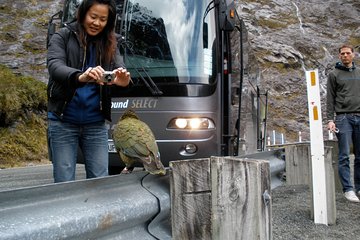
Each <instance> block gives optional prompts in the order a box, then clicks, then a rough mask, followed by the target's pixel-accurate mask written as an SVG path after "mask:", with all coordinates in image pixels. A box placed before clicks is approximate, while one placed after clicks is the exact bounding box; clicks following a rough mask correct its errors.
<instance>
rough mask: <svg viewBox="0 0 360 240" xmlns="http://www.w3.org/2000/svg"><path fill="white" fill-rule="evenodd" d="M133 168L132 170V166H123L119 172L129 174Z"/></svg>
mask: <svg viewBox="0 0 360 240" xmlns="http://www.w3.org/2000/svg"><path fill="white" fill-rule="evenodd" d="M133 170H134V167H125V168H124V169H123V170H122V171H121V174H129V173H132V171H133Z"/></svg>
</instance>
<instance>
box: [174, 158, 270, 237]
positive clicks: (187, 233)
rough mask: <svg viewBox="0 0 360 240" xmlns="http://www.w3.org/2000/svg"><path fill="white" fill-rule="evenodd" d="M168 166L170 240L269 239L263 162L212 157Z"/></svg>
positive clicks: (266, 175)
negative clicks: (169, 169) (170, 219)
mask: <svg viewBox="0 0 360 240" xmlns="http://www.w3.org/2000/svg"><path fill="white" fill-rule="evenodd" d="M170 168H171V176H170V186H171V188H170V191H171V198H172V199H171V218H172V237H173V239H175V240H177V239H178V240H180V239H181V240H184V239H206V240H208V239H212V240H215V239H216V240H217V239H219V240H220V239H221V240H226V239H228V240H233V239H237V240H238V239H239V240H242V239H244V240H245V239H246V240H248V239H259V240H261V239H264V240H265V239H266V240H267V239H272V235H271V234H272V229H271V197H270V196H271V193H270V191H271V185H270V165H269V162H268V161H265V160H255V159H254V160H252V159H240V158H234V157H211V158H210V159H195V160H185V161H184V160H182V161H173V162H170Z"/></svg>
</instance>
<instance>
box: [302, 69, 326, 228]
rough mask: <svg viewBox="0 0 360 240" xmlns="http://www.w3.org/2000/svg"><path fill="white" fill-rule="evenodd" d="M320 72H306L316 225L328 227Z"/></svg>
mask: <svg viewBox="0 0 360 240" xmlns="http://www.w3.org/2000/svg"><path fill="white" fill-rule="evenodd" d="M318 76H319V75H318V70H317V69H316V70H311V71H306V82H307V93H308V108H309V122H310V149H311V166H312V184H313V186H312V189H313V205H314V222H315V224H317V223H319V224H326V225H328V217H327V203H326V202H327V201H326V179H325V158H324V140H323V130H322V129H323V126H322V117H321V102H320V88H319V77H318Z"/></svg>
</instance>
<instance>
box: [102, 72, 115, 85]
mask: <svg viewBox="0 0 360 240" xmlns="http://www.w3.org/2000/svg"><path fill="white" fill-rule="evenodd" d="M114 79H115V73H113V71H105V72H104V73H103V75H102V81H103V82H111V81H113V80H114Z"/></svg>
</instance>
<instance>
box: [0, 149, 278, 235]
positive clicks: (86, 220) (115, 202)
mask: <svg viewBox="0 0 360 240" xmlns="http://www.w3.org/2000/svg"><path fill="white" fill-rule="evenodd" d="M280 152H281V150H276V151H269V152H264V153H257V154H252V155H246V156H241V157H240V158H254V159H266V160H269V161H270V171H271V175H272V176H271V188H275V187H276V186H279V185H280V184H281V183H280V180H279V178H278V174H277V173H279V172H280V171H284V169H285V161H283V160H281V158H279V154H280ZM169 181H170V179H169V173H168V174H167V175H166V176H153V175H150V174H148V173H146V172H142V171H141V172H133V173H132V174H127V175H123V174H122V175H116V176H109V177H104V178H97V179H88V180H80V181H74V182H66V183H58V184H49V185H43V186H38V187H30V188H23V189H17V190H11V191H2V192H0V239H1V240H5V239H6V240H15V239H16V240H18V239H31V240H37V239H39V240H40V239H41V240H43V239H48V240H50V239H72V240H73V239H118V240H122V239H126V240H128V239H142V240H147V239H161V240H163V239H171V216H170V202H171V201H170V183H169Z"/></svg>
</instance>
